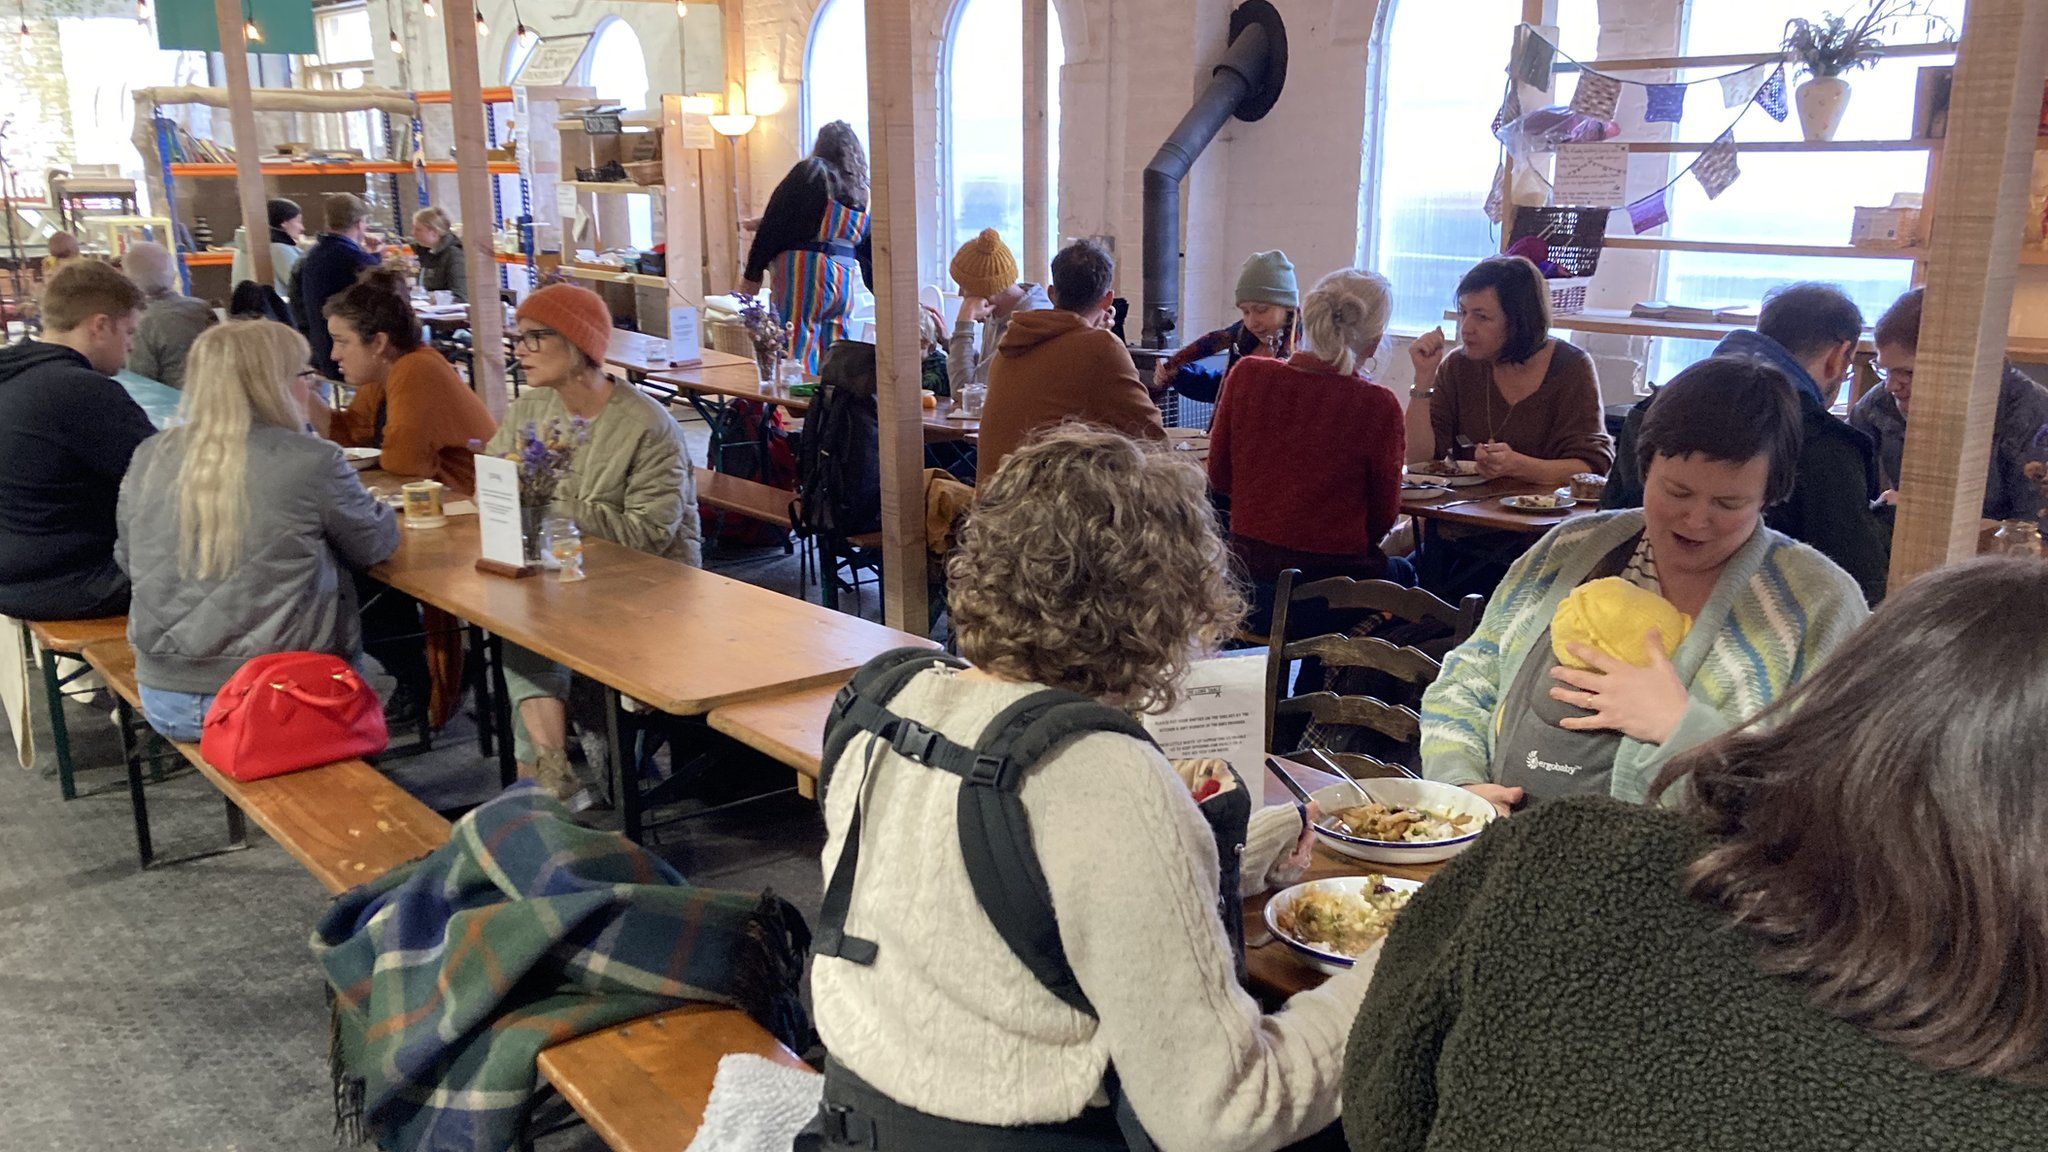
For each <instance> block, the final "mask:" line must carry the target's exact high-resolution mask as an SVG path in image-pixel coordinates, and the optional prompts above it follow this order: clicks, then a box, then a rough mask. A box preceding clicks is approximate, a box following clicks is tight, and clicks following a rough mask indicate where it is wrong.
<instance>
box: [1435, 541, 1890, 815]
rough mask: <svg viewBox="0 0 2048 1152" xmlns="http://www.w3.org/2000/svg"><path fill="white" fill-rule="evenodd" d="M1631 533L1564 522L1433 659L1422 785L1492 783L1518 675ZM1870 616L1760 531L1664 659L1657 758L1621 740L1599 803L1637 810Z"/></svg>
mask: <svg viewBox="0 0 2048 1152" xmlns="http://www.w3.org/2000/svg"><path fill="white" fill-rule="evenodd" d="M1642 531H1643V514H1642V512H1641V511H1640V510H1629V511H1623V512H1601V513H1596V514H1594V515H1591V516H1580V517H1576V518H1574V519H1571V520H1567V521H1565V522H1564V523H1563V524H1560V525H1558V526H1557V527H1555V528H1553V529H1551V530H1550V531H1549V532H1548V533H1547V534H1546V535H1545V536H1544V537H1543V539H1541V540H1539V541H1537V542H1536V546H1535V547H1533V548H1531V549H1529V551H1527V552H1525V553H1523V554H1522V558H1521V559H1519V560H1517V561H1515V564H1514V566H1513V567H1512V568H1509V569H1508V574H1507V577H1506V579H1504V580H1502V581H1501V584H1500V587H1499V588H1498V589H1497V590H1495V592H1494V594H1493V599H1492V600H1491V601H1489V602H1488V603H1487V605H1486V615H1485V616H1484V617H1482V618H1481V619H1480V622H1479V630H1478V631H1476V632H1474V633H1473V634H1472V637H1471V638H1470V639H1468V640H1466V641H1465V642H1464V643H1463V644H1460V645H1459V646H1458V647H1456V648H1454V649H1452V650H1451V653H1450V655H1448V656H1446V657H1445V658H1444V668H1443V672H1442V673H1440V674H1439V675H1438V676H1437V678H1436V682H1435V683H1433V684H1431V685H1430V686H1429V689H1428V690H1427V691H1425V692H1424V693H1423V694H1422V774H1423V775H1424V776H1427V777H1429V778H1430V779H1431V780H1440V781H1442V782H1444V783H1446V784H1483V783H1486V782H1487V781H1489V780H1491V779H1492V778H1493V741H1494V735H1495V733H1496V732H1497V731H1498V730H1499V725H1498V723H1497V718H1496V713H1498V712H1499V710H1500V708H1501V706H1502V703H1501V700H1502V697H1503V696H1505V695H1506V694H1507V692H1508V689H1509V688H1510V687H1512V686H1513V685H1514V682H1515V676H1516V674H1517V673H1518V672H1520V671H1521V668H1522V661H1523V660H1524V659H1525V658H1527V657H1528V655H1529V653H1530V652H1531V651H1532V650H1534V649H1535V647H1536V644H1537V641H1539V640H1541V639H1542V638H1543V633H1544V630H1545V629H1547V628H1549V627H1550V621H1551V620H1552V619H1553V618H1554V617H1555V616H1556V615H1557V609H1558V606H1559V605H1561V604H1563V603H1564V599H1565V597H1566V596H1568V595H1570V594H1571V591H1572V589H1574V588H1577V587H1578V586H1579V585H1580V584H1581V583H1583V582H1584V581H1585V579H1586V576H1587V575H1588V574H1589V573H1590V572H1591V571H1592V570H1593V566H1594V565H1596V564H1598V563H1599V562H1600V561H1601V560H1602V559H1604V558H1605V557H1606V556H1607V555H1608V554H1609V553H1610V552H1613V551H1614V550H1615V549H1616V548H1619V547H1620V546H1621V545H1622V544H1624V543H1626V542H1627V541H1629V540H1631V539H1633V538H1635V537H1636V536H1637V535H1639V534H1640V533H1641V532H1642ZM1868 615H1870V612H1869V610H1868V609H1866V608H1865V607H1864V606H1863V594H1862V592H1861V591H1860V590H1859V589H1858V588H1857V586H1856V582H1855V581H1854V580H1851V579H1850V578H1849V574H1848V573H1846V572H1844V571H1842V570H1841V569H1840V568H1837V567H1835V565H1834V564H1833V563H1832V562H1830V561H1829V560H1828V558H1827V557H1825V556H1822V555H1821V554H1820V553H1819V552H1816V551H1814V550H1813V549H1812V548H1809V547H1807V546H1806V545H1804V544H1800V543H1797V542H1796V541H1793V540H1788V539H1786V538H1785V537H1784V536H1781V535H1779V534H1778V533H1776V532H1773V531H1771V530H1770V529H1769V528H1765V527H1762V526H1761V525H1759V526H1758V528H1757V530H1756V532H1755V534H1754V535H1752V536H1751V537H1750V538H1749V540H1748V542H1746V543H1745V544H1743V546H1742V547H1741V548H1738V549H1736V551H1735V555H1733V556H1731V557H1729V560H1728V565H1727V567H1725V568H1723V569H1722V570H1721V578H1720V580H1718V581H1716V582H1715V584H1714V594H1713V595H1712V596H1710V597H1708V599H1707V603H1706V606H1705V607H1703V608H1701V609H1700V612H1699V615H1698V617H1697V618H1695V619H1694V620H1693V625H1692V631H1691V632H1689V633H1687V634H1686V637H1685V640H1684V641H1683V642H1682V643H1680V644H1679V646H1678V651H1677V652H1676V653H1674V654H1673V655H1672V657H1671V664H1672V667H1673V668H1674V669H1675V670H1676V671H1677V672H1678V678H1679V680H1680V681H1682V682H1684V684H1685V686H1686V691H1687V692H1688V693H1689V694H1690V695H1691V697H1692V699H1691V701H1690V702H1689V704H1688V706H1687V708H1686V712H1685V716H1684V717H1683V718H1682V719H1681V720H1680V721H1679V725H1678V730H1677V731H1676V732H1675V733H1673V734H1672V737H1671V739H1669V740H1667V741H1665V742H1664V743H1663V744H1661V745H1658V744H1643V743H1640V742H1638V741H1635V740H1631V739H1628V738H1626V737H1624V738H1623V739H1622V741H1621V748H1620V750H1619V751H1618V752H1616V753H1615V757H1614V775H1613V778H1612V783H1611V785H1610V789H1609V790H1610V794H1611V795H1613V796H1614V797H1615V798H1616V799H1618V800H1630V801H1635V802H1641V801H1643V800H1644V799H1646V798H1647V797H1648V796H1649V790H1650V783H1651V781H1653V780H1655V779H1656V778H1657V774H1658V773H1659V772H1661V771H1662V770H1663V768H1664V763H1665V761H1667V760H1669V759H1670V758H1671V757H1672V756H1673V755H1675V754H1676V753H1678V752H1681V751H1684V750H1685V749H1687V748H1690V747H1692V746H1694V745H1696V744H1700V743H1703V742H1705V741H1707V740H1709V739H1712V738H1713V737H1715V736H1717V735H1719V734H1720V733H1722V732H1724V731H1726V730H1727V729H1729V728H1731V727H1733V726H1735V725H1736V724H1739V723H1741V722H1742V721H1744V720H1747V719H1749V718H1750V717H1751V716H1754V715H1756V714H1757V713H1758V712H1761V711H1763V710H1764V708H1765V706H1767V705H1769V704H1770V703H1771V702H1772V701H1773V700H1776V699H1777V698H1778V697H1779V696H1781V695H1783V694H1784V693H1785V690H1786V689H1787V688H1790V687H1791V686H1792V685H1793V684H1795V683H1797V682H1798V681H1799V680H1800V678H1801V677H1803V676H1805V675H1806V674H1807V673H1808V672H1811V671H1812V670H1813V669H1814V667H1815V666H1816V665H1818V664H1819V663H1820V661H1821V659H1822V658H1823V657H1825V656H1826V655H1827V654H1828V653H1829V652H1831V651H1833V650H1834V648H1835V646H1836V645H1837V644H1840V643H1841V642H1842V641H1843V640H1845V639H1847V638H1848V636H1849V634H1850V633H1851V632H1854V631H1855V630H1856V627H1857V625H1859V624H1861V623H1863V620H1864V618H1865V617H1866V616H1868Z"/></svg>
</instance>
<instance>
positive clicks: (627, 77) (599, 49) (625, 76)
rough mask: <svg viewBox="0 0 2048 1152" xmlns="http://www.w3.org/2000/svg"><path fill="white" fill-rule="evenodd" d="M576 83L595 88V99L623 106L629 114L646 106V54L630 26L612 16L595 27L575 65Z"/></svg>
mask: <svg viewBox="0 0 2048 1152" xmlns="http://www.w3.org/2000/svg"><path fill="white" fill-rule="evenodd" d="M576 83H578V84H585V85H588V86H590V87H592V88H595V89H597V94H598V96H599V98H601V99H604V100H613V101H616V102H618V103H620V104H623V105H625V106H626V110H627V111H629V112H638V111H642V110H644V109H645V108H646V107H647V54H646V53H644V52H642V51H641V50H640V37H639V36H637V35H635V34H634V32H633V26H632V25H630V24H628V23H626V22H625V21H624V20H621V19H619V18H618V17H616V16H614V17H611V18H609V19H607V20H605V21H603V22H602V23H600V24H599V25H598V26H597V34H596V35H594V36H592V37H591V38H590V47H588V48H586V49H584V50H583V59H582V60H581V61H579V62H578V63H577V65H576Z"/></svg>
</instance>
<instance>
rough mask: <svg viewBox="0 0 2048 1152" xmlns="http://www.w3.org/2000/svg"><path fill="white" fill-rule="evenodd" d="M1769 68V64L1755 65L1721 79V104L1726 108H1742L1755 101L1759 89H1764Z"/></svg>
mask: <svg viewBox="0 0 2048 1152" xmlns="http://www.w3.org/2000/svg"><path fill="white" fill-rule="evenodd" d="M1769 67H1770V65H1768V64H1755V65H1752V66H1750V67H1748V68H1744V69H1743V70H1742V71H1740V72H1730V73H1729V74H1727V75H1726V76H1723V77H1721V103H1722V104H1723V105H1724V106H1725V107H1729V108H1740V107H1742V106H1743V105H1744V104H1747V103H1749V102H1750V101H1751V100H1753V99H1755V98H1756V92H1757V89H1758V88H1761V87H1763V83H1764V77H1765V75H1766V73H1765V71H1764V70H1765V69H1766V68H1769Z"/></svg>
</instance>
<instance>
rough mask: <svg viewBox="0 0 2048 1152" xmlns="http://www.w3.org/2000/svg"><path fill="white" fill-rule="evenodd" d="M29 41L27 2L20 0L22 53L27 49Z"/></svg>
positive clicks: (26, 0)
mask: <svg viewBox="0 0 2048 1152" xmlns="http://www.w3.org/2000/svg"><path fill="white" fill-rule="evenodd" d="M29 39H30V36H29V30H28V0H21V50H22V51H23V52H26V51H28V49H29Z"/></svg>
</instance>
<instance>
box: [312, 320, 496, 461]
mask: <svg viewBox="0 0 2048 1152" xmlns="http://www.w3.org/2000/svg"><path fill="white" fill-rule="evenodd" d="M380 418H381V419H380ZM497 430H498V425H497V422H496V421H494V420H492V419H491V413H490V410H489V409H487V408H485V407H484V402H483V400H482V399H481V398H480V397H478V396H477V394H476V393H474V392H471V391H470V390H469V388H468V387H467V386H465V385H464V384H463V383H462V378H461V377H460V376H457V375H456V374H455V369H454V368H453V367H451V366H450V365H449V363H448V361H447V360H445V359H443V358H442V356H441V354H440V353H439V352H436V351H434V350H433V349H432V348H426V347H421V348H415V349H413V350H412V351H410V352H408V353H406V354H405V355H403V356H400V357H399V358H398V359H397V360H396V361H395V362H394V363H393V364H392V365H391V374H390V375H388V376H386V377H385V378H384V382H383V383H381V384H370V385H366V386H365V387H362V388H359V389H357V390H356V398H355V399H354V400H353V401H351V402H350V404H349V406H348V407H347V408H345V409H342V410H341V411H338V412H336V413H335V414H334V423H333V425H332V426H331V427H330V428H329V429H328V436H329V438H330V439H332V440H333V441H334V442H335V443H337V444H340V445H342V446H343V447H345V448H381V449H383V452H384V458H383V459H382V460H381V461H380V462H379V466H380V467H381V468H383V470H384V471H386V472H389V473H391V474H392V475H394V476H423V477H426V478H428V479H432V480H439V481H440V482H441V483H443V484H446V485H448V486H449V487H450V488H455V489H459V490H461V491H463V492H474V491H476V462H475V461H473V460H472V459H471V458H470V457H471V456H472V455H473V451H472V449H471V448H470V446H469V442H470V441H471V440H475V441H477V442H478V443H483V442H486V441H488V440H490V438H491V434H492V433H493V432H496V431H497Z"/></svg>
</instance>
